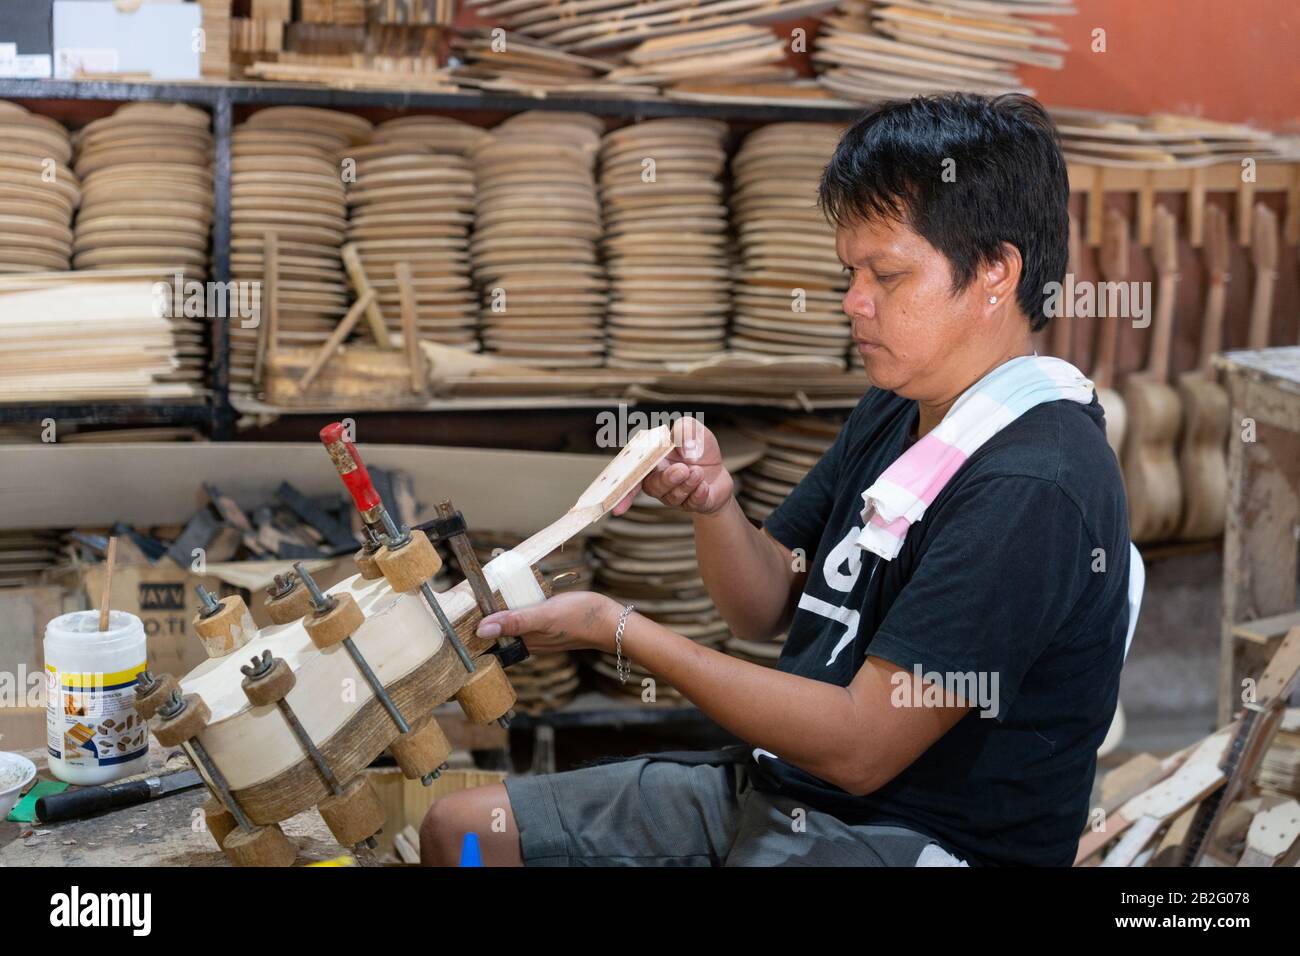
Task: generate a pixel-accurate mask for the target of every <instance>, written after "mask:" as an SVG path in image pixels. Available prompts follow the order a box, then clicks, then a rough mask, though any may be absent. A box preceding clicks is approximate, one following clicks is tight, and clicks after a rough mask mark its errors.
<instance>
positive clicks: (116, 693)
mask: <svg viewBox="0 0 1300 956" xmlns="http://www.w3.org/2000/svg"><path fill="white" fill-rule="evenodd" d="M45 669H46V675H45V676H46V690H47V692H48V693H47V701H48V703H47V705H46V711H47V712H46V720H45V728H46V734H47V736H48V740H47V741H46V744H47V747H48V749H49V752H50V756H51V757H58V758H59V759H60V760H64V761H66V762H68V763H70V764H76V765H78V766H84V767H107V766H111V765H112V764H115V763H125V762H126V761H128V760H135V759H136V758H137V757H140V756H142V755H143V754H145V753H146V752H147V751H148V750H149V724H148V722H147V721H145V720H144V719H143V718H142V717H141V716H140V715H139V714H137V713H136V711H135V682H136V678H137V677H138V676H139V674H140V672H141V671H143V670H144V669H145V662H144V661H141V662H140V663H139V664H137V665H136V666H135V667H131V668H128V669H127V670H123V671H114V672H113V673H111V674H104V673H95V672H85V673H77V672H72V671H60V670H56V669H55V668H54V666H53V665H48V664H47V665H46V668H45Z"/></svg>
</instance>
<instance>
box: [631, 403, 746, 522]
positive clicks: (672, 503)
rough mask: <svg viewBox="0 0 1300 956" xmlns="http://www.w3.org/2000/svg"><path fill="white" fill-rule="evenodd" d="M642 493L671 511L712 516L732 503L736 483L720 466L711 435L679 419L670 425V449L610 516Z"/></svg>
mask: <svg viewBox="0 0 1300 956" xmlns="http://www.w3.org/2000/svg"><path fill="white" fill-rule="evenodd" d="M642 491H644V492H645V493H646V494H647V495H650V496H651V497H652V498H658V499H659V500H660V501H662V502H663V503H664V504H666V505H668V507H670V508H678V509H680V510H682V511H689V512H692V513H694V514H713V513H714V512H716V511H719V510H720V509H721V508H722V506H723V505H725V504H726V503H727V502H728V501H730V500H731V496H732V494H733V493H734V492H735V482H733V481H732V479H731V474H730V473H729V472H728V471H727V469H726V468H725V467H723V464H722V451H721V450H720V449H719V448H718V439H717V438H715V437H714V435H713V432H711V431H709V429H708V428H706V427H705V426H704V425H703V424H702V423H701V422H700V421H699V420H697V419H695V418H679V419H678V420H677V421H676V422H674V423H673V450H672V451H671V452H669V453H668V456H667V457H666V458H664V459H663V460H662V461H660V462H659V463H658V464H657V465H655V470H654V471H652V472H650V474H648V475H646V476H645V478H644V479H643V480H642V482H641V483H640V484H639V485H637V486H636V488H634V489H632V491H631V492H630V493H629V494H628V495H627V497H625V498H624V499H623V500H622V501H620V502H619V503H618V504H617V505H615V506H614V512H613V513H614V514H616V515H621V514H623V512H625V511H627V509H628V508H630V507H632V502H633V501H634V500H635V499H636V496H637V494H638V493H639V492H642Z"/></svg>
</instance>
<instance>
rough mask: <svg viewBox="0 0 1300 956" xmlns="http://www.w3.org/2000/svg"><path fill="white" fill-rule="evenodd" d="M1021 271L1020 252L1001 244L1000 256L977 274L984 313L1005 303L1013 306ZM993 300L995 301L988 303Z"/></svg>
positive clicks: (1012, 246)
mask: <svg viewBox="0 0 1300 956" xmlns="http://www.w3.org/2000/svg"><path fill="white" fill-rule="evenodd" d="M1023 270H1024V260H1023V259H1021V258H1020V250H1019V249H1017V248H1016V247H1015V246H1014V245H1012V244H1011V243H1009V242H1004V243H1002V254H1001V255H1000V256H999V257H998V258H997V259H994V260H993V261H992V262H988V263H985V264H984V266H982V267H981V269H980V272H979V274H978V278H979V284H980V285H981V288H982V293H981V294H982V295H983V297H984V302H983V305H984V307H985V309H986V311H990V312H991V311H994V310H996V309H998V308H1000V307H1001V306H1002V305H1003V304H1004V303H1006V302H1011V304H1012V305H1013V306H1014V305H1015V298H1016V289H1017V287H1018V286H1019V285H1020V274H1021V272H1022V271H1023ZM993 298H996V299H997V301H996V302H991V301H989V300H990V299H993Z"/></svg>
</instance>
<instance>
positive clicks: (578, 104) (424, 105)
mask: <svg viewBox="0 0 1300 956" xmlns="http://www.w3.org/2000/svg"><path fill="white" fill-rule="evenodd" d="M0 99H7V100H19V101H27V102H39V101H51V100H57V101H107V102H133V101H157V102H169V103H188V104H191V105H195V106H201V107H205V108H207V109H208V110H210V112H211V113H212V132H213V139H214V146H213V148H214V151H215V155H214V160H213V217H212V269H211V279H212V281H214V282H228V281H230V210H231V202H230V146H231V131H232V129H233V126H234V113H235V108H236V107H237V106H318V107H325V108H334V109H374V108H379V109H391V110H439V111H444V112H452V113H483V112H488V113H492V112H497V113H518V112H522V111H525V110H555V111H564V110H577V111H582V112H587V113H594V114H596V115H600V116H608V117H615V118H624V119H628V120H633V121H636V120H642V119H652V118H660V117H670V116H687V117H703V118H710V119H722V120H728V121H731V122H737V123H769V122H847V121H851V120H853V119H854V118H856V117H857V116H859V115H860V114H861V110H860V109H859V108H856V107H845V106H834V107H819V106H787V105H774V104H772V105H763V104H740V103H694V102H685V101H678V100H668V99H640V100H633V99H615V98H601V97H545V98H540V99H539V98H536V97H532V96H524V95H517V94H504V93H479V92H467V93H460V92H457V93H431V92H420V91H400V90H337V89H331V88H329V87H320V86H305V85H299V84H289V83H239V82H139V81H135V82H126V81H111V80H21V79H6V78H0ZM212 333H213V334H212V379H211V389H210V393H211V398H210V399H209V400H208V401H207V403H206V404H204V405H193V404H188V405H171V404H166V405H164V404H152V405H144V404H143V403H125V402H103V403H93V402H77V403H69V402H59V403H48V404H46V403H25V404H9V405H0V422H28V421H40V420H41V419H43V418H54V419H55V420H56V421H68V420H74V421H78V422H83V423H95V424H124V425H125V424H186V425H188V424H202V425H205V426H206V427H207V428H208V429H209V431H210V432H211V435H212V437H213V438H214V439H217V440H221V439H228V438H230V437H231V435H232V433H233V431H234V422H235V416H236V410H235V409H234V408H233V407H232V405H231V402H230V339H229V330H228V328H227V323H226V321H225V320H224V319H220V320H217V321H215V322H214V324H213V330H212ZM467 407H468V406H467ZM444 413H445V411H444Z"/></svg>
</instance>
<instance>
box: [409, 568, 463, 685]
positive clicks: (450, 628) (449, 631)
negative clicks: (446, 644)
mask: <svg viewBox="0 0 1300 956" xmlns="http://www.w3.org/2000/svg"><path fill="white" fill-rule="evenodd" d="M420 593H421V594H423V595H424V599H425V600H426V601H427V602H428V603H429V607H430V608H432V609H433V616H434V617H436V618H437V619H438V626H439V627H441V628H442V633H443V634H445V635H446V636H447V640H448V641H450V642H451V647H452V650H454V651H455V652H456V656H457V657H459V658H460V662H461V663H462V664H464V665H465V670H467V671H469V672H470V673H471V674H472V673H474V659H473V658H472V657H470V656H469V651H467V650H465V645H464V644H462V643H461V642H460V635H459V634H457V633H456V628H455V626H454V625H453V624H452V623H451V621H450V620H448V618H447V612H446V611H444V610H443V609H442V605H441V604H439V603H438V596H437V595H436V594H434V591H433V587H432V586H431V585H430V584H429V582H428V581H425V582H424V583H423V584H421V585H420Z"/></svg>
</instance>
